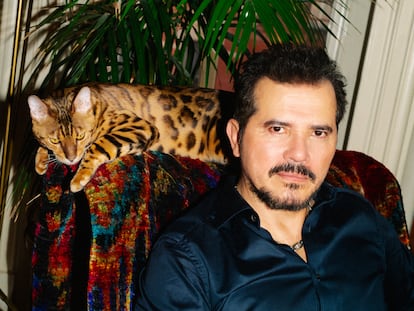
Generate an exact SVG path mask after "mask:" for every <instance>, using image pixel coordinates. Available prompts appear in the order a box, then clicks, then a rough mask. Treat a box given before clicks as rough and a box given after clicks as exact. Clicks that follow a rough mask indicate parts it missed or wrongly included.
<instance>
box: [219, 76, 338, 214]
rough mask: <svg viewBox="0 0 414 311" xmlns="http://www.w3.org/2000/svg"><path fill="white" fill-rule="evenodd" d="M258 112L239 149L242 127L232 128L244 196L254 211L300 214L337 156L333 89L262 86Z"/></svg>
mask: <svg viewBox="0 0 414 311" xmlns="http://www.w3.org/2000/svg"><path fill="white" fill-rule="evenodd" d="M255 105H256V112H255V113H254V114H253V115H252V116H251V117H250V119H249V121H248V122H247V125H246V128H245V130H244V132H243V136H242V137H241V141H240V144H239V141H238V134H239V125H238V123H237V121H236V120H234V119H231V120H230V121H229V123H228V125H227V134H228V136H229V138H230V141H231V144H232V149H233V154H234V155H235V156H236V157H240V160H241V165H242V173H241V178H240V181H239V184H238V187H239V191H240V192H241V193H242V195H243V197H244V198H245V199H246V200H247V201H248V203H250V204H251V205H252V206H253V207H254V205H255V204H263V203H264V204H265V205H267V207H270V208H273V209H288V210H299V209H301V208H304V207H305V206H307V204H308V202H309V201H311V199H312V197H313V195H314V194H315V193H316V191H317V190H318V189H319V187H320V185H321V184H322V182H323V180H324V179H325V176H326V174H327V172H328V169H329V166H330V163H331V161H332V158H333V156H334V154H335V150H336V142H337V126H336V119H335V117H336V98H335V93H334V89H333V87H332V84H331V83H330V82H328V81H323V82H320V83H318V84H314V85H312V84H287V83H277V82H274V81H272V80H270V79H268V78H263V79H261V80H259V82H258V83H257V85H256V88H255Z"/></svg>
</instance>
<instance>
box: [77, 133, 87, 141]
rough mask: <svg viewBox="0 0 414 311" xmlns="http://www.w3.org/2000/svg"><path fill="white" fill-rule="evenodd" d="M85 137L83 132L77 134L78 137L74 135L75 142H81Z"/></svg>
mask: <svg viewBox="0 0 414 311" xmlns="http://www.w3.org/2000/svg"><path fill="white" fill-rule="evenodd" d="M84 137H85V132H82V133H79V134H78V135H76V139H77V140H81V139H83V138H84Z"/></svg>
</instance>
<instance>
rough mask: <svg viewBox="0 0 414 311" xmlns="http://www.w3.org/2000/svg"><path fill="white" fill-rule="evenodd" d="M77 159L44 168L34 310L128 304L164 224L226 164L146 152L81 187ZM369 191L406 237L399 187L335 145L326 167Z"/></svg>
mask: <svg viewBox="0 0 414 311" xmlns="http://www.w3.org/2000/svg"><path fill="white" fill-rule="evenodd" d="M75 170H76V167H67V166H62V165H61V166H50V167H49V169H48V172H47V173H46V175H45V176H44V179H43V181H44V184H43V190H42V200H43V201H42V207H41V211H40V217H39V219H40V221H39V223H38V224H37V228H36V237H35V247H34V252H33V259H32V262H33V295H32V296H33V310H67V309H71V310H86V309H89V310H131V305H132V303H133V301H134V299H135V297H134V293H135V292H136V286H137V277H138V274H139V272H140V270H141V268H142V266H143V265H144V263H145V260H146V257H147V256H148V253H149V251H150V249H151V245H152V243H154V240H155V239H156V236H157V234H158V233H159V232H160V230H162V228H163V227H164V226H165V225H166V224H167V223H168V222H170V221H171V220H172V219H173V218H175V217H177V215H179V214H180V213H181V212H182V211H183V210H185V209H186V208H188V207H190V206H191V205H192V204H194V203H195V202H196V201H197V200H199V199H200V197H201V196H202V195H203V194H204V193H206V192H207V191H208V190H210V189H211V188H213V187H215V186H216V185H217V183H218V182H219V179H220V177H221V176H222V174H223V172H224V168H223V167H220V166H218V165H215V164H212V163H204V162H201V161H199V160H191V159H188V158H181V157H173V156H170V155H166V154H162V153H155V152H147V153H144V154H143V155H141V156H127V157H123V158H120V159H119V160H117V161H114V162H112V163H109V164H105V165H102V166H101V167H100V168H99V170H98V172H97V173H96V175H95V177H94V178H93V179H92V181H91V182H90V183H89V184H88V185H87V186H86V187H85V190H84V191H83V192H81V193H79V194H76V195H74V194H72V193H70V192H69V191H68V188H69V181H70V179H71V177H72V176H73V172H74V171H75ZM328 180H329V181H330V182H331V183H332V184H335V185H337V186H341V187H348V188H352V189H354V190H356V191H359V192H361V193H362V194H363V195H365V196H366V197H367V198H368V199H369V200H371V202H372V203H373V204H374V205H375V207H376V208H377V209H378V210H379V211H380V213H382V214H383V215H384V216H385V217H386V218H387V219H389V220H390V221H391V222H392V223H393V225H394V226H395V228H396V231H397V233H398V234H399V236H400V239H401V241H402V242H403V243H404V244H406V245H407V246H408V245H409V239H408V232H407V225H406V222H405V216H404V209H403V204H402V199H401V193H400V188H399V185H398V183H397V181H396V180H395V178H394V176H392V174H391V173H390V172H389V171H388V170H387V169H386V168H385V167H384V166H383V165H382V164H380V163H379V162H377V161H375V160H374V159H372V158H370V157H368V156H366V155H364V154H361V153H358V152H351V151H337V153H336V156H335V159H334V161H333V163H332V165H331V169H330V171H329V174H328Z"/></svg>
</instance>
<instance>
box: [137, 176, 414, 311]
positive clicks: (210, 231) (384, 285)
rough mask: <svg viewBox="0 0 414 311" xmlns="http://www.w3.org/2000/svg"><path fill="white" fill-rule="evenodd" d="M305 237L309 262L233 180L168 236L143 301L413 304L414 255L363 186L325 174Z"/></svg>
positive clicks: (256, 305) (144, 306)
mask: <svg viewBox="0 0 414 311" xmlns="http://www.w3.org/2000/svg"><path fill="white" fill-rule="evenodd" d="M302 237H303V241H304V245H305V248H306V253H307V262H305V261H303V260H302V259H301V257H299V256H298V255H297V254H296V253H295V252H294V251H293V250H292V249H291V248H290V247H289V246H287V245H283V244H278V243H277V242H275V241H274V240H273V239H272V237H271V236H270V234H269V232H268V231H266V230H265V229H263V228H261V227H260V220H259V217H258V215H257V214H256V213H255V211H254V210H253V209H252V208H251V207H250V206H249V205H248V204H247V203H246V202H245V201H244V200H243V198H242V197H241V196H240V195H239V194H238V192H237V191H236V190H235V189H234V183H233V182H232V183H230V184H229V183H228V184H227V185H225V186H223V187H220V188H218V189H216V190H215V191H213V192H212V193H211V194H209V195H208V197H207V198H206V199H205V200H203V202H202V203H201V204H200V205H198V206H197V207H194V208H192V209H191V210H189V211H188V213H186V214H185V215H184V216H182V217H180V218H179V219H178V220H177V221H175V222H174V223H173V224H172V225H171V226H170V227H169V228H168V230H167V231H166V232H165V233H164V234H163V235H161V236H160V238H159V239H158V241H157V242H156V243H155V245H154V248H153V250H152V252H151V255H150V258H149V261H148V264H147V267H146V269H144V271H143V273H142V274H141V279H140V291H139V293H138V296H139V297H138V305H137V307H136V310H162V311H167V310H168V311H173V310H181V311H182V310H230V311H234V310H235V311H244V310H258V311H261V310H263V311H269V310H277V311H282V310H286V311H295V310H300V311H304V310H306V311H308V310H309V311H311V310H327V311H336V310H338V311H339V310H347V311H348V310H349V311H357V310H361V311H370V310H375V311H381V310H410V311H413V310H414V259H413V256H412V254H411V253H410V252H409V251H408V249H407V248H406V247H405V246H404V245H402V244H401V243H400V241H399V239H398V237H397V235H396V233H395V230H394V229H393V228H392V226H391V225H390V224H389V223H388V221H387V220H386V219H385V218H384V217H382V216H381V215H379V214H378V213H377V211H376V210H375V209H374V208H373V207H372V205H371V204H370V203H369V202H368V201H366V200H365V199H364V198H363V197H362V196H360V195H359V194H357V193H355V192H351V191H348V190H344V189H339V188H334V187H332V186H330V185H328V184H323V186H322V187H321V189H320V191H319V193H318V196H317V199H316V203H315V206H314V207H313V210H312V212H311V213H310V214H309V215H308V217H307V218H306V220H305V223H304V226H303V232H302Z"/></svg>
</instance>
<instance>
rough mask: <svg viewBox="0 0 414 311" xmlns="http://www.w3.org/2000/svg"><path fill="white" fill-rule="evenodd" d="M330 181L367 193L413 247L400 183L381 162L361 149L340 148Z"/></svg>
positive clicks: (408, 244) (401, 239) (333, 162)
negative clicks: (344, 149)
mask: <svg viewBox="0 0 414 311" xmlns="http://www.w3.org/2000/svg"><path fill="white" fill-rule="evenodd" d="M327 180H328V182H330V183H331V184H332V185H334V186H338V187H346V188H349V189H352V190H355V191H357V192H359V193H361V194H362V195H363V196H365V197H366V198H367V199H368V200H369V201H370V202H371V203H372V204H373V205H374V207H375V208H376V209H377V210H378V211H379V212H380V214H381V215H383V216H384V217H385V218H387V219H388V220H389V221H390V222H391V223H392V224H393V226H394V228H395V230H396V231H397V233H398V236H399V237H400V241H401V242H402V243H403V244H405V245H406V246H407V247H408V248H410V241H409V232H408V227H407V222H406V218H405V211H404V205H403V201H402V195H401V189H400V185H399V183H398V181H397V179H396V178H395V176H394V175H393V174H392V173H391V171H390V170H389V169H388V168H386V167H385V166H384V165H383V164H382V163H380V162H378V161H377V160H375V159H374V158H372V157H370V156H368V155H366V154H364V153H361V152H357V151H341V150H337V151H336V154H335V157H334V159H333V161H332V165H331V168H330V170H329V173H328V176H327Z"/></svg>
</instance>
